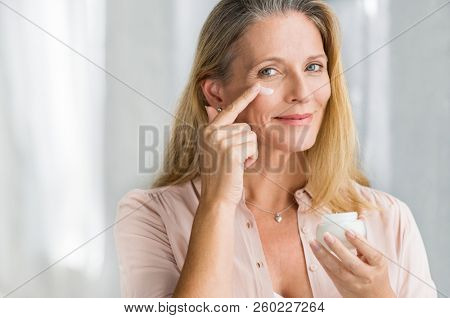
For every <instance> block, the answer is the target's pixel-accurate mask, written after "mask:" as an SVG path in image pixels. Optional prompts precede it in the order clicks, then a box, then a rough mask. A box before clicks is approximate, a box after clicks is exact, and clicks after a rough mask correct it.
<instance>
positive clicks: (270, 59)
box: [251, 54, 328, 68]
mask: <svg viewBox="0 0 450 318" xmlns="http://www.w3.org/2000/svg"><path fill="white" fill-rule="evenodd" d="M318 58H324V59H325V60H326V61H328V58H327V56H326V55H325V54H316V55H311V56H309V57H308V58H307V59H306V61H311V60H315V59H318ZM266 61H277V62H285V60H284V59H283V58H282V57H278V56H271V57H267V58H265V59H263V60H261V61H260V62H258V63H257V64H255V65H253V66H252V67H251V68H254V67H256V66H258V65H260V64H261V63H263V62H266Z"/></svg>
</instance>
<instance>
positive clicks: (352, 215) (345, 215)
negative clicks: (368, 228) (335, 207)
mask: <svg viewBox="0 0 450 318" xmlns="http://www.w3.org/2000/svg"><path fill="white" fill-rule="evenodd" d="M357 219H358V212H353V211H351V212H337V213H325V214H322V221H323V222H325V223H341V222H350V221H356V220H357Z"/></svg>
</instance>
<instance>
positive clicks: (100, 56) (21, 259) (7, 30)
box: [0, 0, 106, 297]
mask: <svg viewBox="0 0 450 318" xmlns="http://www.w3.org/2000/svg"><path fill="white" fill-rule="evenodd" d="M5 4H6V6H5V5H2V4H0V29H1V30H2V32H1V33H0V158H1V159H0V160H1V164H0V175H1V178H0V217H1V220H2V222H0V260H1V261H0V293H1V294H2V296H3V295H5V294H7V293H8V292H10V291H11V290H14V289H15V288H16V287H18V286H19V285H20V284H22V283H23V282H25V281H26V280H28V279H29V278H31V277H32V276H34V275H35V274H37V273H38V272H40V271H41V270H42V269H44V268H45V267H46V266H48V265H50V264H52V263H53V262H55V261H57V260H58V259H60V258H61V257H63V256H64V255H66V254H67V253H69V252H71V251H72V250H73V249H74V248H75V247H77V246H79V245H80V244H82V243H83V242H85V241H86V240H87V239H89V238H90V237H92V236H94V235H95V234H97V233H98V232H99V231H101V230H102V229H103V228H104V227H105V226H106V224H105V221H104V220H105V215H104V214H105V211H104V207H103V202H104V201H103V199H104V198H103V165H102V150H103V116H104V111H105V110H104V103H103V100H104V93H105V74H104V73H103V72H101V71H100V70H99V69H98V68H96V67H95V66H93V65H92V64H90V63H88V62H87V61H86V60H85V59H84V58H82V57H80V56H79V55H78V54H76V53H75V52H73V51H72V50H70V49H69V48H68V47H66V46H64V45H63V44H62V43H59V42H58V41H57V40H56V39H54V38H52V37H51V36H50V35H48V34H46V33H45V31H47V32H49V33H50V34H52V35H53V36H55V37H56V38H58V39H60V40H61V41H63V42H65V43H66V44H67V45H68V46H70V47H72V48H73V49H74V50H76V51H78V52H80V53H82V54H83V55H85V56H87V57H89V58H90V59H91V60H92V61H95V63H97V64H99V65H103V64H104V56H105V54H104V29H105V25H104V24H105V18H104V15H105V13H104V3H103V0H102V1H99V0H96V1H89V0H84V1H69V0H66V1H50V0H48V1H39V2H36V1H32V0H30V1H25V0H20V1H18V0H16V1H5ZM7 6H9V7H10V8H8V7H7ZM13 10H16V11H17V12H14V11H13ZM20 15H23V16H20ZM27 19H29V20H31V21H32V22H33V23H35V24H36V25H33V23H32V22H30V21H27ZM39 27H40V28H42V29H44V30H45V31H44V30H41V29H40V28H39ZM104 244H105V242H104V238H103V236H99V237H98V238H97V239H95V240H94V241H93V242H92V243H90V244H89V245H88V246H86V247H84V248H81V249H79V250H77V251H75V252H74V253H73V254H72V255H70V256H68V257H67V258H65V259H63V260H62V261H61V262H60V263H58V264H57V265H56V266H54V267H53V268H51V269H49V270H48V271H46V272H45V273H43V274H42V275H40V276H39V277H38V278H36V279H34V280H33V281H31V282H30V283H28V284H26V285H24V286H23V287H22V288H20V289H18V290H17V291H16V292H15V293H12V294H11V295H10V297H17V296H24V297H27V296H64V295H66V296H70V295H71V291H76V290H77V289H78V288H79V287H80V286H79V285H81V284H83V283H85V282H86V281H85V280H93V279H95V278H96V277H97V276H98V275H99V274H100V271H101V269H102V266H103V259H104ZM67 283H70V284H71V286H70V288H68V287H67V288H66V290H59V287H58V286H59V284H61V285H62V284H67Z"/></svg>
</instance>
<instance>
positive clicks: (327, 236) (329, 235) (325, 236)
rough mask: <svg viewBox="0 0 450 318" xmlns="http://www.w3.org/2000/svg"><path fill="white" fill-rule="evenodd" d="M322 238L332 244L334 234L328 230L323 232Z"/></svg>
mask: <svg viewBox="0 0 450 318" xmlns="http://www.w3.org/2000/svg"><path fill="white" fill-rule="evenodd" d="M323 238H324V239H325V241H327V242H328V243H331V244H333V243H334V240H335V239H334V236H333V235H331V234H330V233H328V232H325V234H324V235H323Z"/></svg>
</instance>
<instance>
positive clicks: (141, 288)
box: [114, 190, 180, 298]
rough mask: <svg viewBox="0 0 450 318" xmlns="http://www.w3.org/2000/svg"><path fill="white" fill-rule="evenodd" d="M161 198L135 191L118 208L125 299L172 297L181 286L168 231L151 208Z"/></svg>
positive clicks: (117, 230) (116, 229) (118, 245)
mask: <svg viewBox="0 0 450 318" xmlns="http://www.w3.org/2000/svg"><path fill="white" fill-rule="evenodd" d="M157 195H158V194H152V195H150V196H149V195H148V193H147V192H144V190H132V191H130V192H129V193H127V194H126V195H125V196H124V197H123V198H122V199H121V200H120V201H119V203H118V205H117V218H116V224H115V226H114V237H115V242H116V250H117V256H118V261H119V270H120V285H121V294H122V297H142V298H143V297H150V298H158V297H172V294H173V291H174V290H175V287H176V284H177V282H178V278H179V275H180V272H179V270H178V267H177V264H176V261H175V258H174V255H173V252H172V248H171V246H170V242H169V239H168V235H167V232H166V228H165V226H164V223H163V221H162V219H161V217H160V215H159V214H158V212H157V211H156V209H155V208H154V206H155V204H150V203H151V201H152V200H153V199H155V196H157ZM156 199H157V198H156ZM153 203H154V202H153Z"/></svg>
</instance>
